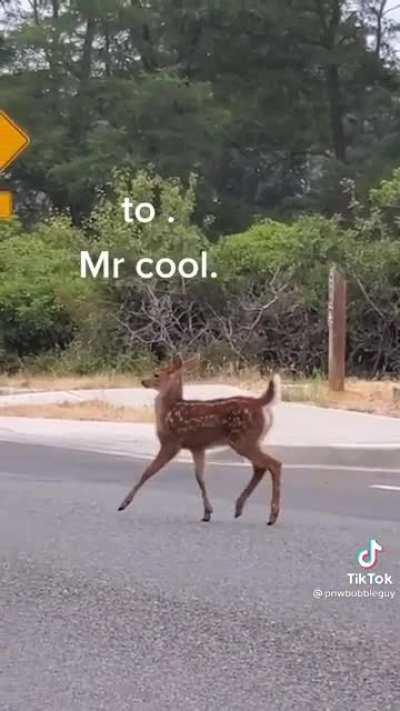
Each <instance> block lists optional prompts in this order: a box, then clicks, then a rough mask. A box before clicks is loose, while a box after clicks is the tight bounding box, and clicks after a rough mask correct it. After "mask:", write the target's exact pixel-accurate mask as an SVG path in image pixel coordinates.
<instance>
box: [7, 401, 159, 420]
mask: <svg viewBox="0 0 400 711" xmlns="http://www.w3.org/2000/svg"><path fill="white" fill-rule="evenodd" d="M0 402H1V400H0ZM0 417H44V418H47V419H54V420H56V419H57V420H95V421H102V422H153V421H154V413H153V408H152V407H138V408H134V407H118V406H115V405H111V404H109V403H106V402H101V401H100V400H92V401H90V402H79V403H75V402H74V403H69V402H65V403H58V404H52V405H10V406H6V407H0Z"/></svg>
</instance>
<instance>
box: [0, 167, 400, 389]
mask: <svg viewBox="0 0 400 711" xmlns="http://www.w3.org/2000/svg"><path fill="white" fill-rule="evenodd" d="M126 193H127V194H133V195H138V196H139V197H141V196H143V195H146V196H147V200H151V199H154V201H155V202H156V201H157V204H158V205H159V212H158V215H157V218H156V219H155V220H154V222H153V223H151V224H150V225H140V224H138V223H133V224H125V223H124V222H123V220H122V218H121V210H120V207H119V203H120V197H121V195H122V194H126ZM352 205H353V207H352V220H351V223H349V221H345V220H344V219H342V218H340V216H334V217H332V218H326V217H323V216H321V215H312V216H301V217H299V218H298V219H293V220H287V221H282V220H281V221H277V220H271V219H263V220H258V221H255V222H254V224H253V225H252V226H251V227H250V228H249V229H248V230H246V231H245V232H242V233H239V234H233V235H225V236H222V237H221V238H220V239H219V240H218V241H216V242H211V241H210V240H209V239H208V238H207V237H206V235H205V234H203V233H202V232H201V230H200V228H199V227H198V226H196V225H195V224H194V222H193V213H194V211H195V209H196V202H195V181H194V178H193V179H192V182H191V184H190V185H189V186H186V187H185V186H184V185H183V184H182V183H181V182H180V181H178V180H175V179H174V180H172V179H171V180H165V179H162V178H160V177H159V176H155V175H154V174H151V173H149V172H147V171H141V172H139V173H136V174H134V175H131V174H129V173H126V172H122V173H121V172H116V173H115V174H114V181H113V184H112V189H111V188H110V194H108V195H107V196H100V197H99V201H98V204H97V205H96V207H95V208H94V210H93V212H92V215H91V216H90V218H89V220H88V221H87V222H86V223H85V224H84V225H82V226H81V227H79V228H78V227H76V226H74V225H73V224H72V223H71V221H70V220H69V219H68V218H67V217H65V216H54V217H52V218H49V219H48V220H45V221H43V222H41V223H39V224H38V225H36V227H34V228H32V229H31V230H27V228H26V227H24V226H23V225H22V224H21V223H20V222H19V221H18V220H17V219H15V220H14V221H13V222H11V223H10V224H4V223H3V224H1V225H0V277H1V280H0V367H1V369H2V371H3V373H7V374H13V373H18V372H20V371H22V373H23V372H25V373H29V374H30V375H43V374H46V377H50V378H51V377H60V376H62V377H69V376H73V377H74V376H76V375H79V376H91V377H92V376H94V375H96V374H97V373H108V374H109V376H108V377H110V378H115V377H117V376H120V375H122V376H123V374H126V373H131V374H132V377H133V376H136V377H137V376H140V374H141V373H143V372H145V371H148V369H149V368H151V367H153V366H154V365H155V364H157V363H158V362H159V361H160V360H161V361H162V360H163V359H164V358H168V356H169V355H170V353H171V352H173V351H176V350H181V351H182V352H184V353H188V352H193V351H200V352H201V354H202V373H201V374H202V375H203V376H206V377H210V376H212V375H214V374H215V373H218V372H220V371H222V372H224V373H226V372H235V373H236V374H238V373H239V374H240V371H241V370H242V369H243V368H248V367H256V368H257V369H258V371H259V372H260V373H261V374H265V373H266V372H268V371H269V370H272V369H276V368H279V370H280V371H281V372H283V374H285V375H286V376H287V377H290V378H293V377H310V376H322V375H323V374H324V373H325V372H326V365H327V298H328V273H329V268H330V266H331V264H333V263H335V264H336V265H337V266H338V267H339V268H340V269H342V270H343V272H344V273H345V274H346V276H347V278H348V283H349V308H348V347H347V371H348V373H349V375H352V376H358V377H369V378H376V377H388V378H396V377H398V375H399V374H400V319H399V314H400V249H399V245H400V241H399V229H400V228H399V218H400V207H399V206H400V170H396V171H395V172H394V174H393V176H392V178H391V179H390V180H387V181H383V182H381V183H380V184H379V185H378V186H377V187H376V188H375V189H371V191H370V193H369V195H368V200H367V201H366V202H365V203H360V202H357V200H356V196H355V195H353V197H352ZM171 210H172V211H173V214H174V215H175V216H176V220H175V223H174V224H173V225H171V226H170V225H168V226H167V227H166V224H167V223H166V219H165V215H166V214H171ZM83 246H84V247H85V249H91V250H92V252H93V253H94V254H96V253H98V252H99V251H100V250H102V249H105V248H107V249H110V251H112V252H113V253H115V254H117V255H118V256H125V258H126V264H127V269H126V271H125V272H124V275H122V276H121V277H120V278H119V279H118V280H103V279H81V278H80V274H79V252H80V249H81V248H82V247H83ZM204 248H206V249H207V250H208V253H209V259H210V263H211V264H212V268H213V269H215V270H216V271H217V273H218V275H219V278H218V279H215V280H207V281H201V280H197V279H193V280H186V281H183V280H181V279H180V278H179V277H178V278H173V279H171V280H163V279H157V278H154V279H152V280H151V281H150V282H147V281H141V280H139V279H137V278H134V276H133V274H132V270H131V269H130V268H129V265H133V264H134V262H135V260H136V259H137V258H138V257H139V256H141V255H144V254H151V255H152V256H154V257H158V256H165V255H168V256H172V257H176V258H179V257H180V256H182V255H186V256H188V255H190V256H196V255H198V254H199V253H200V250H201V249H204ZM21 377H24V376H23V375H22V376H21Z"/></svg>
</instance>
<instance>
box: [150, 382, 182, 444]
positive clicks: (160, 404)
mask: <svg viewBox="0 0 400 711" xmlns="http://www.w3.org/2000/svg"><path fill="white" fill-rule="evenodd" d="M182 399H183V388H182V378H176V380H175V379H174V381H173V382H172V383H170V384H169V387H168V388H167V390H166V391H164V392H159V393H158V395H157V397H156V400H155V410H156V423H157V431H158V432H159V433H160V432H161V431H162V429H163V425H164V420H165V417H166V416H167V414H168V412H169V410H170V409H171V407H172V406H173V405H175V403H176V402H178V400H182Z"/></svg>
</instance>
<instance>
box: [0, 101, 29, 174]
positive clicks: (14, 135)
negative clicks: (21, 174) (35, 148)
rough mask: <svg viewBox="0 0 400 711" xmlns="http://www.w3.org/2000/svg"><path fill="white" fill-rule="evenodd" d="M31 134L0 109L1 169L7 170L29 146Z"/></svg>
mask: <svg viewBox="0 0 400 711" xmlns="http://www.w3.org/2000/svg"><path fill="white" fill-rule="evenodd" d="M29 143H30V139H29V136H27V134H26V133H25V131H23V129H22V128H21V127H20V126H17V124H16V123H14V121H13V120H12V119H11V118H10V117H9V116H8V115H7V114H6V113H5V112H4V111H0V170H5V169H6V168H8V167H9V166H10V165H11V163H13V162H14V161H15V160H16V159H17V158H18V156H19V155H21V153H22V152H23V151H24V150H25V149H26V148H28V146H29Z"/></svg>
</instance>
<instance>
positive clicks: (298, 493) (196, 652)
mask: <svg viewBox="0 0 400 711" xmlns="http://www.w3.org/2000/svg"><path fill="white" fill-rule="evenodd" d="M226 456H229V457H230V456H231V455H225V454H223V455H219V456H215V457H212V459H213V460H215V461H216V462H217V463H215V464H212V465H210V466H209V468H208V477H207V478H208V486H209V493H210V498H211V500H212V503H213V505H214V510H215V514H214V520H213V521H212V522H211V523H210V524H204V523H201V522H200V518H201V514H202V506H201V500H200V496H199V493H198V491H197V488H196V486H197V485H196V483H195V480H194V476H193V474H192V471H191V467H190V466H189V465H188V464H185V463H175V464H174V463H172V464H171V465H169V467H168V468H167V469H165V470H164V471H163V472H161V473H160V474H159V475H157V476H156V477H155V478H154V479H153V480H152V481H151V482H149V483H148V484H147V485H146V487H145V488H144V489H143V490H142V492H141V493H140V494H139V496H138V498H137V499H136V500H135V502H134V504H133V505H132V506H131V507H130V508H128V509H127V510H126V511H125V512H123V513H118V512H117V506H118V504H119V503H120V501H121V499H122V498H123V496H124V495H125V494H126V492H127V489H128V487H129V486H130V484H131V482H133V481H134V480H135V478H136V477H137V476H138V475H139V474H140V471H141V470H142V468H143V466H144V464H145V462H143V461H140V460H133V459H129V458H124V457H116V456H114V457H113V456H106V455H100V454H95V453H90V452H78V451H69V450H67V449H61V448H51V447H41V446H30V445H20V444H18V445H17V444H12V443H1V444H0V541H1V556H0V565H1V569H0V570H1V580H0V586H1V587H0V602H1V608H0V609H1V619H0V711H102V710H103V709H104V710H106V711H125V710H126V711H172V710H174V711H175V710H177V711H180V710H182V711H194V710H196V711H197V709H198V710H199V711H200V710H201V711H204V710H205V709H207V711H225V710H229V711H236V710H237V711H239V710H240V711H253V710H254V711H293V710H294V709H295V710H296V711H314V709H315V711H343V710H346V711H353V709H354V711H355V710H356V709H357V711H358V709H363V710H364V711H373V710H375V709H377V710H378V709H379V711H384V710H388V711H389V710H390V711H398V710H399V709H400V674H399V671H400V669H399V664H400V662H399V659H400V614H399V612H400V610H399V603H400V565H399V562H400V535H399V534H400V472H398V473H396V472H395V471H391V472H389V471H380V470H379V464H377V463H376V462H374V461H373V460H371V465H370V467H368V469H367V470H361V469H356V470H346V469H345V468H339V469H337V470H335V468H334V467H332V468H328V467H322V468H319V467H318V466H316V465H314V466H313V467H311V468H307V467H304V468H302V467H300V466H294V467H287V468H286V469H285V470H284V485H283V492H282V495H283V511H282V515H281V518H280V520H279V522H278V524H277V525H276V526H275V527H267V526H266V525H265V522H266V520H267V507H268V505H269V496H270V485H269V482H268V485H267V484H266V483H265V482H263V483H262V484H261V485H260V487H259V488H258V490H257V491H256V492H255V494H254V495H253V497H252V498H251V499H250V500H249V502H248V506H247V508H246V509H245V512H244V514H243V517H242V518H241V519H238V520H234V518H233V503H234V499H235V498H236V496H237V494H238V492H239V491H240V490H241V488H242V486H243V485H244V483H245V481H247V479H248V477H249V467H248V466H247V465H244V464H243V463H241V462H240V461H239V460H235V461H233V463H232V464H228V463H226V462H225V461H224V460H225V459H226ZM376 487H379V488H376ZM380 487H382V488H380ZM388 487H389V488H388ZM370 538H375V539H376V540H377V541H379V543H380V544H381V545H382V546H383V548H384V550H383V552H382V553H381V554H380V557H379V560H378V565H377V566H376V568H374V571H375V573H376V574H381V575H382V577H384V574H385V573H386V574H387V577H388V578H389V579H390V580H391V583H389V582H388V583H387V584H377V583H373V584H372V585H370V584H369V583H368V584H362V583H361V584H360V585H354V584H353V585H352V584H350V582H349V577H348V574H350V573H357V572H360V571H361V572H363V571H362V569H361V568H360V567H359V565H358V564H357V561H356V553H357V550H358V549H360V548H361V547H366V546H367V544H368V540H369V539H370ZM364 572H365V571H364ZM357 590H359V591H366V592H368V591H369V594H370V595H372V593H374V596H370V597H361V596H359V597H344V596H342V597H338V596H337V595H336V597H333V594H336V593H343V592H344V591H350V593H354V592H355V591H357ZM313 591H317V592H316V593H314V592H313ZM318 591H321V594H322V597H318V596H319V595H320V593H319V592H318ZM392 592H395V593H396V594H395V595H394V597H393V596H392V597H389V593H392ZM383 593H385V595H386V596H383ZM313 594H314V595H315V596H316V597H313ZM379 595H380V596H379Z"/></svg>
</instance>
